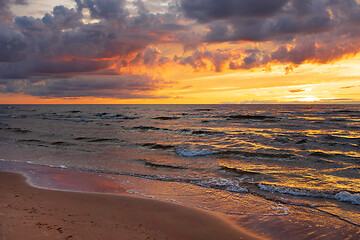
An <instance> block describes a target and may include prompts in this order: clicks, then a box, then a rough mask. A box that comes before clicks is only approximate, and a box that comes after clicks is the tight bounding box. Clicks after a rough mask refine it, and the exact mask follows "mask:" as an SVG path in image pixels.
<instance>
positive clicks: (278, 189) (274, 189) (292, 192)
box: [259, 183, 329, 198]
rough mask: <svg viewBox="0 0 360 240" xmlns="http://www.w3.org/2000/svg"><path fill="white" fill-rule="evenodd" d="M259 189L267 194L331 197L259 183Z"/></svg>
mask: <svg viewBox="0 0 360 240" xmlns="http://www.w3.org/2000/svg"><path fill="white" fill-rule="evenodd" d="M259 188H260V189H261V190H263V191H267V192H278V193H284V194H290V195H294V196H306V197H323V198H329V195H328V194H326V193H321V192H310V191H307V190H303V189H297V188H288V187H277V186H274V185H264V184H261V183H259Z"/></svg>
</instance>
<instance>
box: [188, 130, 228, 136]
mask: <svg viewBox="0 0 360 240" xmlns="http://www.w3.org/2000/svg"><path fill="white" fill-rule="evenodd" d="M191 133H192V134H194V135H219V134H222V133H221V132H215V131H208V130H195V131H192V132H191Z"/></svg>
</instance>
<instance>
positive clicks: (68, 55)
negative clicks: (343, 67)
mask: <svg viewBox="0 0 360 240" xmlns="http://www.w3.org/2000/svg"><path fill="white" fill-rule="evenodd" d="M26 4H27V1H25V0H0V89H1V91H2V92H16V93H18V92H23V93H26V94H31V95H35V96H45V97H50V96H52V97H75V96H77V97H81V96H96V95H97V96H101V97H117V98H125V96H127V97H129V98H133V97H138V98H142V97H155V95H154V91H156V90H157V89H159V88H163V87H165V86H166V85H167V84H170V83H169V80H168V79H162V78H161V74H159V73H161V69H162V68H165V67H168V66H173V64H178V65H188V66H191V67H192V68H193V69H194V70H195V71H216V72H221V71H226V70H233V71H238V70H243V71H244V70H250V69H255V68H261V69H264V70H266V71H270V70H271V66H272V65H283V66H284V69H285V71H286V73H291V72H292V71H293V70H294V69H295V68H296V67H298V66H300V65H301V64H305V63H314V64H322V63H328V62H332V61H336V60H340V59H342V58H344V57H346V56H353V55H355V54H357V53H358V52H359V51H360V4H359V3H358V1H357V0H223V1H220V0H148V1H142V0H133V1H130V0H74V7H73V8H69V7H65V6H56V7H54V8H53V10H52V11H51V12H49V13H46V14H44V15H43V16H42V17H41V18H35V17H32V16H15V14H14V13H12V12H11V9H12V8H11V7H12V6H14V5H26ZM164 46H166V47H164ZM214 46H218V47H214ZM223 46H226V47H223ZM181 47H182V48H183V50H184V52H183V54H181V53H180V54H179V52H180V51H181V50H180V51H179V49H181ZM161 49H162V50H164V49H166V50H165V51H164V52H166V55H165V54H164V53H162V51H161ZM169 49H176V50H169ZM175 52H176V54H175ZM101 79H103V80H102V81H103V82H101ZM141 79H143V80H141ZM131 82H134V84H133V85H132V84H131ZM102 83H103V84H104V85H101V84H102ZM103 86H105V87H103ZM130 86H131V87H130ZM96 88H98V89H99V91H96Z"/></svg>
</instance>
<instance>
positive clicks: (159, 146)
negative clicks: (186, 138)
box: [141, 143, 175, 150]
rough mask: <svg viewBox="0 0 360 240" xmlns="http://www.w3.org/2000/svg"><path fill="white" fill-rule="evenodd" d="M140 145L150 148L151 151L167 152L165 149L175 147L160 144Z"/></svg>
mask: <svg viewBox="0 0 360 240" xmlns="http://www.w3.org/2000/svg"><path fill="white" fill-rule="evenodd" d="M141 145H142V146H144V147H148V148H151V149H163V150H167V149H172V148H175V146H172V145H162V144H157V143H142V144H141Z"/></svg>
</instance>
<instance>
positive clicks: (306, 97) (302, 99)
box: [297, 95, 320, 102]
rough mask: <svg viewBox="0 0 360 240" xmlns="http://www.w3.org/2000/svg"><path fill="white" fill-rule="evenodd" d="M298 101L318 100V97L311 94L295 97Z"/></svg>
mask: <svg viewBox="0 0 360 240" xmlns="http://www.w3.org/2000/svg"><path fill="white" fill-rule="evenodd" d="M297 100H298V101H301V102H318V101H319V100H320V99H319V98H317V97H314V96H311V95H307V96H303V97H301V98H298V99H297Z"/></svg>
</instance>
